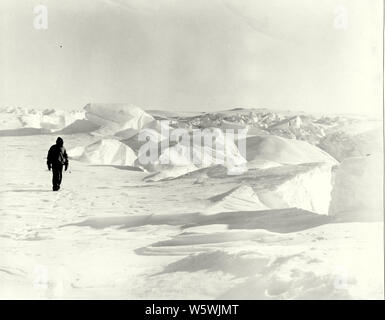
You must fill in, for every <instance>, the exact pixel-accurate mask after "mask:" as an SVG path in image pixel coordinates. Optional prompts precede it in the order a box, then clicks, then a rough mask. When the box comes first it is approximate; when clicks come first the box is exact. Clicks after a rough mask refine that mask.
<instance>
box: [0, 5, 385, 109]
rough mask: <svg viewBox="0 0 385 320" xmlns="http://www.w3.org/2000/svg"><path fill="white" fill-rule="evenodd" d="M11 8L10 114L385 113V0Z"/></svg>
mask: <svg viewBox="0 0 385 320" xmlns="http://www.w3.org/2000/svg"><path fill="white" fill-rule="evenodd" d="M39 4H43V5H45V6H46V7H47V9H48V29H47V30H36V29H35V28H34V27H33V19H34V18H35V16H36V15H35V14H34V12H33V9H34V6H36V5H39ZM0 6H1V10H0V14H1V17H0V19H1V20H0V22H1V24H0V28H1V29H0V81H1V82H0V105H1V106H25V107H35V108H65V109H79V108H82V107H83V106H84V105H85V104H87V103H88V102H128V103H132V104H135V105H138V106H140V107H144V108H148V107H152V108H153V107H157V108H160V109H166V110H215V109H226V108H234V107H266V108H271V109H282V110H303V111H307V112H325V113H369V114H380V113H381V112H382V10H383V9H382V1H381V0H371V1H367V0H347V1H344V0H338V1H337V0H322V1H321V0H290V1H287V0H279V1H278V0H247V1H242V0H241V1H240V0H178V1H177V0H173V1H172V0H159V1H148V0H133V1H131V0H81V1H80V0H65V1H64V0H62V1H60V0H50V1H49V0H39V1H38V0H36V1H28V0H1V1H0ZM338 6H340V7H339V8H341V6H342V8H343V9H344V8H345V9H346V13H347V16H346V17H347V27H346V28H340V29H338V28H336V27H335V22H336V19H338V17H340V16H339V14H340V13H341V9H337V11H335V10H336V8H338ZM337 16H338V17H337ZM337 21H340V20H337Z"/></svg>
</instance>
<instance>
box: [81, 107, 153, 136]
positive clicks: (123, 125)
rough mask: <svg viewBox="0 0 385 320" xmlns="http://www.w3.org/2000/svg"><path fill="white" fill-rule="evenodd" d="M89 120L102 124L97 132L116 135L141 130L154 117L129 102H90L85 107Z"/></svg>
mask: <svg viewBox="0 0 385 320" xmlns="http://www.w3.org/2000/svg"><path fill="white" fill-rule="evenodd" d="M84 110H85V117H86V119H87V120H89V121H91V122H93V123H94V124H96V125H99V126H100V129H98V130H97V133H99V134H101V135H114V134H116V133H118V132H122V131H126V132H127V131H131V132H130V134H131V135H133V134H135V131H133V130H140V129H142V128H143V127H144V126H145V125H146V124H148V123H150V122H152V121H153V120H154V118H153V117H152V116H151V115H149V114H148V113H146V112H145V111H143V110H142V109H141V108H139V107H136V106H133V105H129V104H120V103H114V104H105V103H89V104H87V105H86V106H85V107H84Z"/></svg>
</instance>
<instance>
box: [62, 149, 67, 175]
mask: <svg viewBox="0 0 385 320" xmlns="http://www.w3.org/2000/svg"><path fill="white" fill-rule="evenodd" d="M63 156H64V170H65V171H67V169H68V155H67V150H66V149H64V153H63Z"/></svg>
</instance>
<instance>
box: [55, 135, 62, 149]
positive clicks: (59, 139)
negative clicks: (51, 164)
mask: <svg viewBox="0 0 385 320" xmlns="http://www.w3.org/2000/svg"><path fill="white" fill-rule="evenodd" d="M63 144H64V141H63V139H62V138H60V137H58V138H57V139H56V145H58V146H59V147H62V146H63Z"/></svg>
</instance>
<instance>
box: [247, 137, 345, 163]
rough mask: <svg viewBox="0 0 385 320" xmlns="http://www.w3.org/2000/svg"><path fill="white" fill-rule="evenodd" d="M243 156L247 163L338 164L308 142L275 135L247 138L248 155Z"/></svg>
mask: <svg viewBox="0 0 385 320" xmlns="http://www.w3.org/2000/svg"><path fill="white" fill-rule="evenodd" d="M243 156H244V157H245V158H246V159H247V161H252V160H269V161H273V162H278V163H281V164H300V163H310V162H326V163H331V164H337V163H338V161H337V160H335V159H334V158H333V157H332V156H330V155H329V154H328V153H326V152H325V151H323V150H321V149H319V148H317V147H315V146H313V145H311V144H309V143H307V142H306V141H300V140H295V139H286V138H283V137H278V136H274V135H266V136H252V137H247V138H246V155H243Z"/></svg>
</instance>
